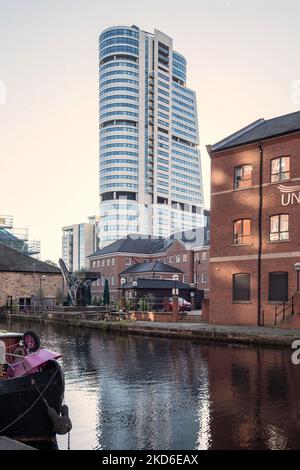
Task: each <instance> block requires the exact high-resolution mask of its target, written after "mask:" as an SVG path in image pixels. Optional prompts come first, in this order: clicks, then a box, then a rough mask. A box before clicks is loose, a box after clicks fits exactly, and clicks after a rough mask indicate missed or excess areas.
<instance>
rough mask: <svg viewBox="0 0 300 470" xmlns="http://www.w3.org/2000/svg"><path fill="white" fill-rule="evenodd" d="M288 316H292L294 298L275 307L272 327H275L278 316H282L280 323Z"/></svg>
mask: <svg viewBox="0 0 300 470" xmlns="http://www.w3.org/2000/svg"><path fill="white" fill-rule="evenodd" d="M288 315H294V297H291V298H290V299H289V300H287V301H286V302H283V303H282V304H280V305H277V306H276V307H275V315H274V325H275V326H277V324H278V320H277V318H278V317H279V316H282V318H281V320H280V321H283V320H284V319H285V318H286V317H287V316H288Z"/></svg>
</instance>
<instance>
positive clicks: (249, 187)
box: [233, 184, 257, 191]
mask: <svg viewBox="0 0 300 470" xmlns="http://www.w3.org/2000/svg"><path fill="white" fill-rule="evenodd" d="M253 188H257V187H256V186H253V184H252V185H251V186H248V187H247V188H233V191H245V190H246V189H253Z"/></svg>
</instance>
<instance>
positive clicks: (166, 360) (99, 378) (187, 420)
mask: <svg viewBox="0 0 300 470" xmlns="http://www.w3.org/2000/svg"><path fill="white" fill-rule="evenodd" d="M3 328H4V329H8V330H12V331H24V330H27V329H34V330H35V331H36V332H37V333H38V334H39V335H40V337H41V340H42V345H43V346H44V347H46V348H49V349H53V350H55V351H58V352H60V353H61V354H63V357H62V359H60V362H61V364H62V366H63V369H64V371H65V379H66V393H65V397H66V403H67V405H68V406H69V408H70V416H71V419H72V422H73V430H72V432H71V449H126V450H127V449H172V450H180V449H299V448H300V365H299V366H294V365H293V364H292V363H291V351H290V350H289V349H271V348H261V347H248V346H241V345H230V344H221V345H220V344H213V343H196V342H192V341H189V340H175V339H165V338H147V337H141V336H133V335H118V334H113V333H106V332H102V331H99V330H89V329H86V330H84V329H80V328H74V327H65V326H56V325H49V324H47V325H42V324H39V323H36V324H35V325H30V324H29V323H27V322H26V323H18V322H14V323H13V324H8V323H5V322H2V323H0V329H3ZM58 442H59V448H60V449H66V448H67V436H60V437H59V438H58Z"/></svg>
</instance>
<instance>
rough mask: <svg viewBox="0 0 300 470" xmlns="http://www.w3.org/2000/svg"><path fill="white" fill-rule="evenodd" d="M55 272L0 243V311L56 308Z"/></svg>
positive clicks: (57, 287) (57, 271)
mask: <svg viewBox="0 0 300 470" xmlns="http://www.w3.org/2000/svg"><path fill="white" fill-rule="evenodd" d="M62 289H63V284H62V275H61V272H60V269H59V268H56V267H55V266H52V265H51V264H48V263H44V262H42V261H39V260H37V259H35V258H32V257H31V256H27V255H25V254H24V253H20V252H18V251H16V250H14V249H12V248H10V247H8V246H6V245H3V244H1V243H0V307H5V306H8V307H11V308H16V309H21V310H22V309H25V308H26V309H27V308H30V309H31V308H34V307H35V306H36V304H39V305H40V304H41V301H42V304H43V305H47V306H54V305H56V303H57V301H58V300H60V299H61V298H62V296H63V290H62Z"/></svg>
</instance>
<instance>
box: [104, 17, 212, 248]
mask: <svg viewBox="0 0 300 470" xmlns="http://www.w3.org/2000/svg"><path fill="white" fill-rule="evenodd" d="M99 77H100V81H99V108H100V127H99V136H100V138H99V146H100V149H99V150H100V152H99V154H100V174H99V183H100V188H99V189H100V223H99V230H100V233H99V235H100V247H103V246H105V245H107V244H109V243H111V242H112V241H114V240H116V239H119V238H122V237H124V236H125V235H127V234H129V233H131V234H132V233H133V234H134V233H136V234H150V235H158V236H163V237H167V236H169V235H170V234H172V233H174V232H179V231H182V230H190V229H192V228H194V227H200V226H203V218H204V217H203V193H202V174H201V162H200V152H199V149H198V146H199V136H198V119H197V106H196V95H195V92H194V91H192V90H190V89H189V88H187V87H186V59H185V58H184V57H183V56H182V55H181V54H179V53H178V52H176V51H174V50H173V41H172V39H171V38H170V37H169V36H167V35H166V34H164V33H162V32H161V31H158V30H155V31H154V34H151V33H148V32H146V31H142V30H141V29H139V28H138V27H136V26H131V27H123V26H118V27H112V28H109V29H106V30H105V31H103V32H102V34H101V35H100V38H99Z"/></svg>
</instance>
